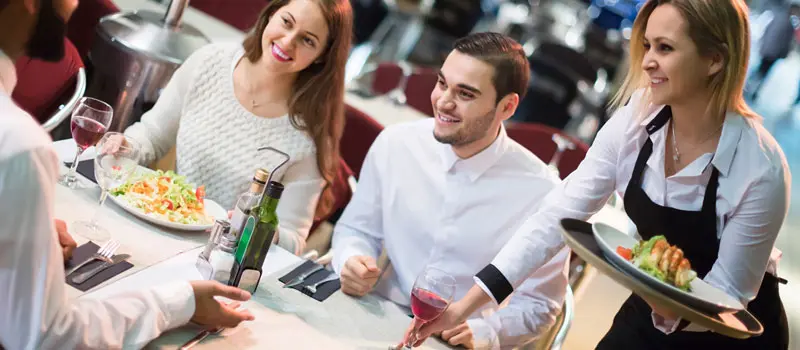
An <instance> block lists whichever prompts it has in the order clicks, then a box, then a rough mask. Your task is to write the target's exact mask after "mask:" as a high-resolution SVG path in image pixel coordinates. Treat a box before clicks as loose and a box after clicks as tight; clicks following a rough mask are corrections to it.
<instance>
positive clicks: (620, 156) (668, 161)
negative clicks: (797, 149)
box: [420, 0, 791, 350]
mask: <svg viewBox="0 0 800 350" xmlns="http://www.w3.org/2000/svg"><path fill="white" fill-rule="evenodd" d="M748 28H749V23H748V9H747V7H746V5H745V3H744V1H742V0H714V1H708V0H672V1H669V0H660V1H659V0H650V1H648V2H647V3H646V4H645V5H644V6H643V7H642V9H641V10H640V12H639V15H638V16H637V18H636V21H635V23H634V27H633V31H632V36H631V45H630V47H631V49H630V68H629V72H628V74H627V77H626V79H625V82H624V83H623V85H622V87H621V88H620V92H619V93H618V95H617V96H616V98H615V101H614V106H615V107H616V111H615V113H614V116H613V117H612V118H611V119H610V120H609V121H608V123H607V124H606V125H605V126H604V127H603V129H602V130H601V131H600V132H599V133H598V136H597V138H596V140H595V142H594V144H593V145H592V147H591V148H590V149H589V152H588V154H587V155H586V159H584V161H583V162H582V163H581V164H580V166H579V167H578V169H577V170H576V171H575V172H573V173H572V174H571V175H570V176H569V177H568V178H567V179H565V180H564V181H563V183H562V184H561V185H560V186H559V187H557V188H556V189H554V190H553V191H552V192H551V193H550V194H549V195H548V197H547V199H546V200H545V204H544V205H543V208H542V209H541V210H540V211H539V212H538V213H537V214H536V215H534V216H532V217H531V218H530V219H528V221H527V223H526V224H525V225H523V226H522V228H521V229H520V231H518V232H517V233H516V234H515V235H514V237H513V238H512V239H511V240H510V241H509V242H508V243H507V244H506V246H505V247H504V249H503V250H502V251H501V252H500V253H499V254H498V255H497V257H496V258H495V259H494V261H493V262H492V264H490V265H488V266H487V267H485V268H484V269H483V270H481V271H480V272H479V273H478V274H477V276H476V281H477V282H478V283H476V286H473V288H472V289H471V290H470V291H469V292H468V293H467V295H466V296H465V297H464V298H463V299H461V300H459V301H458V302H455V303H453V304H452V305H451V306H450V307H449V308H448V310H447V311H446V313H445V314H444V315H442V316H441V317H440V318H439V319H438V320H437V321H435V322H432V323H430V324H427V325H426V326H424V327H423V328H422V330H421V332H420V334H421V335H422V336H426V335H430V334H432V333H435V332H439V331H441V330H442V329H449V328H451V327H453V326H455V325H457V324H458V323H460V322H461V321H463V319H464V317H465V315H469V314H470V313H471V312H473V311H474V310H475V309H477V307H479V306H480V305H481V304H483V303H486V302H489V301H494V302H502V301H503V300H504V299H505V298H506V297H507V296H508V295H509V294H510V293H511V292H512V291H513V288H514V286H517V285H519V283H520V282H521V281H523V280H524V278H525V277H526V276H528V275H529V274H530V273H531V272H532V271H535V270H536V269H538V268H539V267H540V266H542V265H543V264H544V263H545V262H546V261H548V260H549V259H550V258H551V257H552V256H553V255H554V254H555V253H556V252H557V251H558V250H559V249H560V247H563V242H562V241H561V239H560V238H561V237H560V230H561V229H560V224H559V222H560V220H561V219H562V218H567V217H568V218H577V219H584V220H585V219H588V218H589V217H590V216H591V215H592V214H594V213H596V212H597V211H598V210H599V209H600V208H602V206H603V205H604V204H605V203H606V201H607V199H608V198H609V196H610V195H611V194H612V193H613V192H614V191H618V192H619V193H620V194H622V195H623V198H624V202H625V209H626V211H627V214H628V215H629V216H630V218H631V220H632V221H633V222H634V223H635V224H636V226H637V228H638V231H639V233H640V234H641V235H642V237H643V238H644V239H649V238H650V237H652V236H654V235H664V236H665V237H666V238H667V240H668V241H669V243H670V244H674V245H677V246H678V247H680V248H681V249H683V251H684V253H685V257H687V258H688V259H689V260H690V262H691V264H692V267H693V269H694V270H695V271H696V272H697V273H698V275H699V277H700V278H702V279H703V280H705V281H706V282H708V283H709V284H711V285H713V286H715V287H717V288H719V289H720V290H722V291H725V292H726V293H728V294H730V295H731V296H734V297H736V298H737V299H739V300H740V301H741V302H742V303H743V304H745V305H747V308H748V310H749V311H750V312H751V313H752V314H753V315H754V316H755V317H757V318H758V319H759V320H760V321H761V323H762V325H763V326H764V333H763V334H762V335H761V336H759V337H753V338H749V339H746V340H738V339H734V338H728V337H725V336H723V335H719V334H717V333H713V332H710V331H708V330H707V329H703V328H702V327H700V326H699V325H696V324H689V323H688V322H685V321H682V320H681V319H680V318H678V317H677V316H675V315H674V314H672V313H671V312H670V311H669V310H667V309H664V308H662V307H660V306H659V305H658V304H657V303H653V302H648V301H647V300H644V299H642V298H641V297H640V296H638V295H633V296H631V297H630V298H629V299H628V300H627V301H626V302H625V304H624V305H623V306H622V308H621V309H620V310H619V312H618V313H617V315H616V317H615V318H614V323H613V325H612V327H611V329H610V330H609V332H608V334H606V336H605V337H604V338H603V340H602V341H601V342H600V344H598V349H681V348H683V349H687V348H688V349H693V348H697V347H698V346H704V347H705V348H707V349H722V348H724V349H760V350H761V349H788V339H789V336H788V327H787V323H786V316H785V313H784V310H783V305H782V303H781V300H780V296H779V294H778V283H779V279H778V278H777V277H776V275H775V271H776V265H777V256H779V255H780V254H779V252H778V251H777V250H776V254H772V252H773V248H774V244H775V239H776V237H777V235H778V231H779V230H780V227H781V225H782V223H783V221H784V218H785V217H786V211H787V208H788V202H789V199H788V198H789V187H790V182H791V179H790V178H791V177H790V174H789V169H788V166H787V164H786V159H785V157H784V155H783V152H782V151H781V149H780V147H779V146H778V144H777V143H776V142H775V140H774V139H773V138H772V136H771V135H770V134H769V132H767V130H765V129H764V127H763V126H762V125H761V122H760V117H759V116H758V115H756V114H755V113H754V112H753V111H752V110H750V109H749V108H748V106H747V105H746V104H745V102H744V99H743V98H742V87H743V85H744V81H745V75H746V71H747V61H748V57H749V48H750V42H749V38H750V33H749V32H748V31H749V29H748ZM625 103H627V104H625ZM623 104H625V105H624V106H623Z"/></svg>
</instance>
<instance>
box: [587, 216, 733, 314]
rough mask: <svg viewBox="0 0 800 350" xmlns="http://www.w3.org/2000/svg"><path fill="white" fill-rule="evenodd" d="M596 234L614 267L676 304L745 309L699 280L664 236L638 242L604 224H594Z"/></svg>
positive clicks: (709, 310)
mask: <svg viewBox="0 0 800 350" xmlns="http://www.w3.org/2000/svg"><path fill="white" fill-rule="evenodd" d="M592 232H593V233H594V238H595V240H596V241H597V245H598V246H600V249H601V250H602V251H603V255H605V257H606V260H608V262H609V263H611V265H613V266H614V267H616V268H617V269H620V270H622V271H624V272H627V273H628V274H630V275H631V276H633V277H635V278H637V279H639V280H641V281H643V282H644V283H646V284H648V285H649V286H651V287H652V288H654V289H656V290H658V291H660V292H661V293H663V294H665V295H667V296H669V297H671V298H672V299H674V300H675V301H678V302H681V303H683V304H684V305H687V306H689V307H692V308H695V309H697V310H700V311H703V312H707V313H711V314H719V313H727V312H734V311H738V310H742V309H744V307H743V306H742V303H741V302H739V301H738V300H736V299H735V298H734V297H732V296H730V295H728V294H727V293H725V292H724V291H722V290H720V289H718V288H716V287H714V286H712V285H710V284H708V283H706V282H705V281H703V280H702V279H700V278H698V276H697V273H696V272H695V271H694V270H693V269H692V265H691V261H690V259H688V258H687V257H685V256H684V255H683V251H682V250H681V249H680V247H677V246H675V245H670V243H669V242H668V241H667V239H666V238H665V237H664V236H660V235H658V236H653V237H652V238H650V239H648V240H637V239H636V238H634V237H631V236H630V235H627V234H625V233H623V232H622V231H619V230H617V229H616V228H614V227H612V226H609V225H606V224H603V223H594V224H592Z"/></svg>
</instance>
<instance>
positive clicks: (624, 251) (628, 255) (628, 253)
mask: <svg viewBox="0 0 800 350" xmlns="http://www.w3.org/2000/svg"><path fill="white" fill-rule="evenodd" d="M617 254H619V255H620V256H621V257H623V258H624V259H625V260H628V261H631V259H633V251H632V250H630V249H628V248H625V247H623V246H619V247H617Z"/></svg>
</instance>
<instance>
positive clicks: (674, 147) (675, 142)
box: [670, 121, 725, 164]
mask: <svg viewBox="0 0 800 350" xmlns="http://www.w3.org/2000/svg"><path fill="white" fill-rule="evenodd" d="M671 124H672V125H670V126H671V129H672V151H673V152H672V160H673V161H675V163H676V164H677V163H678V162H679V161H680V160H681V152H680V151H678V140H677V138H675V122H674V121H673V122H672V123H671ZM723 125H725V123H724V122H723V123H721V124H720V125H719V128H717V129H715V130H714V131H713V132H711V133H710V134H708V136H706V137H705V138H704V139H703V142H700V143H698V144H697V145H695V147H697V146H701V145H703V144H704V143H706V142H707V141H708V140H710V139H711V137H712V136H714V135H716V134H717V132H719V131H720V130H721V129H722V126H723Z"/></svg>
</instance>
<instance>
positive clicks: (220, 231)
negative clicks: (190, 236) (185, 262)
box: [195, 220, 231, 280]
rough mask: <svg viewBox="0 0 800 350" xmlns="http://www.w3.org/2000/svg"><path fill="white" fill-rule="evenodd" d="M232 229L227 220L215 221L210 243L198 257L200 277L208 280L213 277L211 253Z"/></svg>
mask: <svg viewBox="0 0 800 350" xmlns="http://www.w3.org/2000/svg"><path fill="white" fill-rule="evenodd" d="M230 229H231V224H230V223H229V222H228V221H227V220H216V221H214V226H212V227H211V233H210V234H209V235H208V242H207V243H206V245H205V247H204V248H203V251H201V252H200V254H199V255H198V257H197V263H196V264H195V266H196V267H197V271H199V272H200V275H201V276H203V278H204V279H207V280H208V279H211V277H213V273H214V270H213V269H212V266H211V263H210V262H209V259H210V258H211V252H212V251H214V249H215V248H216V247H217V244H219V240H220V238H221V237H222V236H223V235H225V234H227V233H228V232H230Z"/></svg>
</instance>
